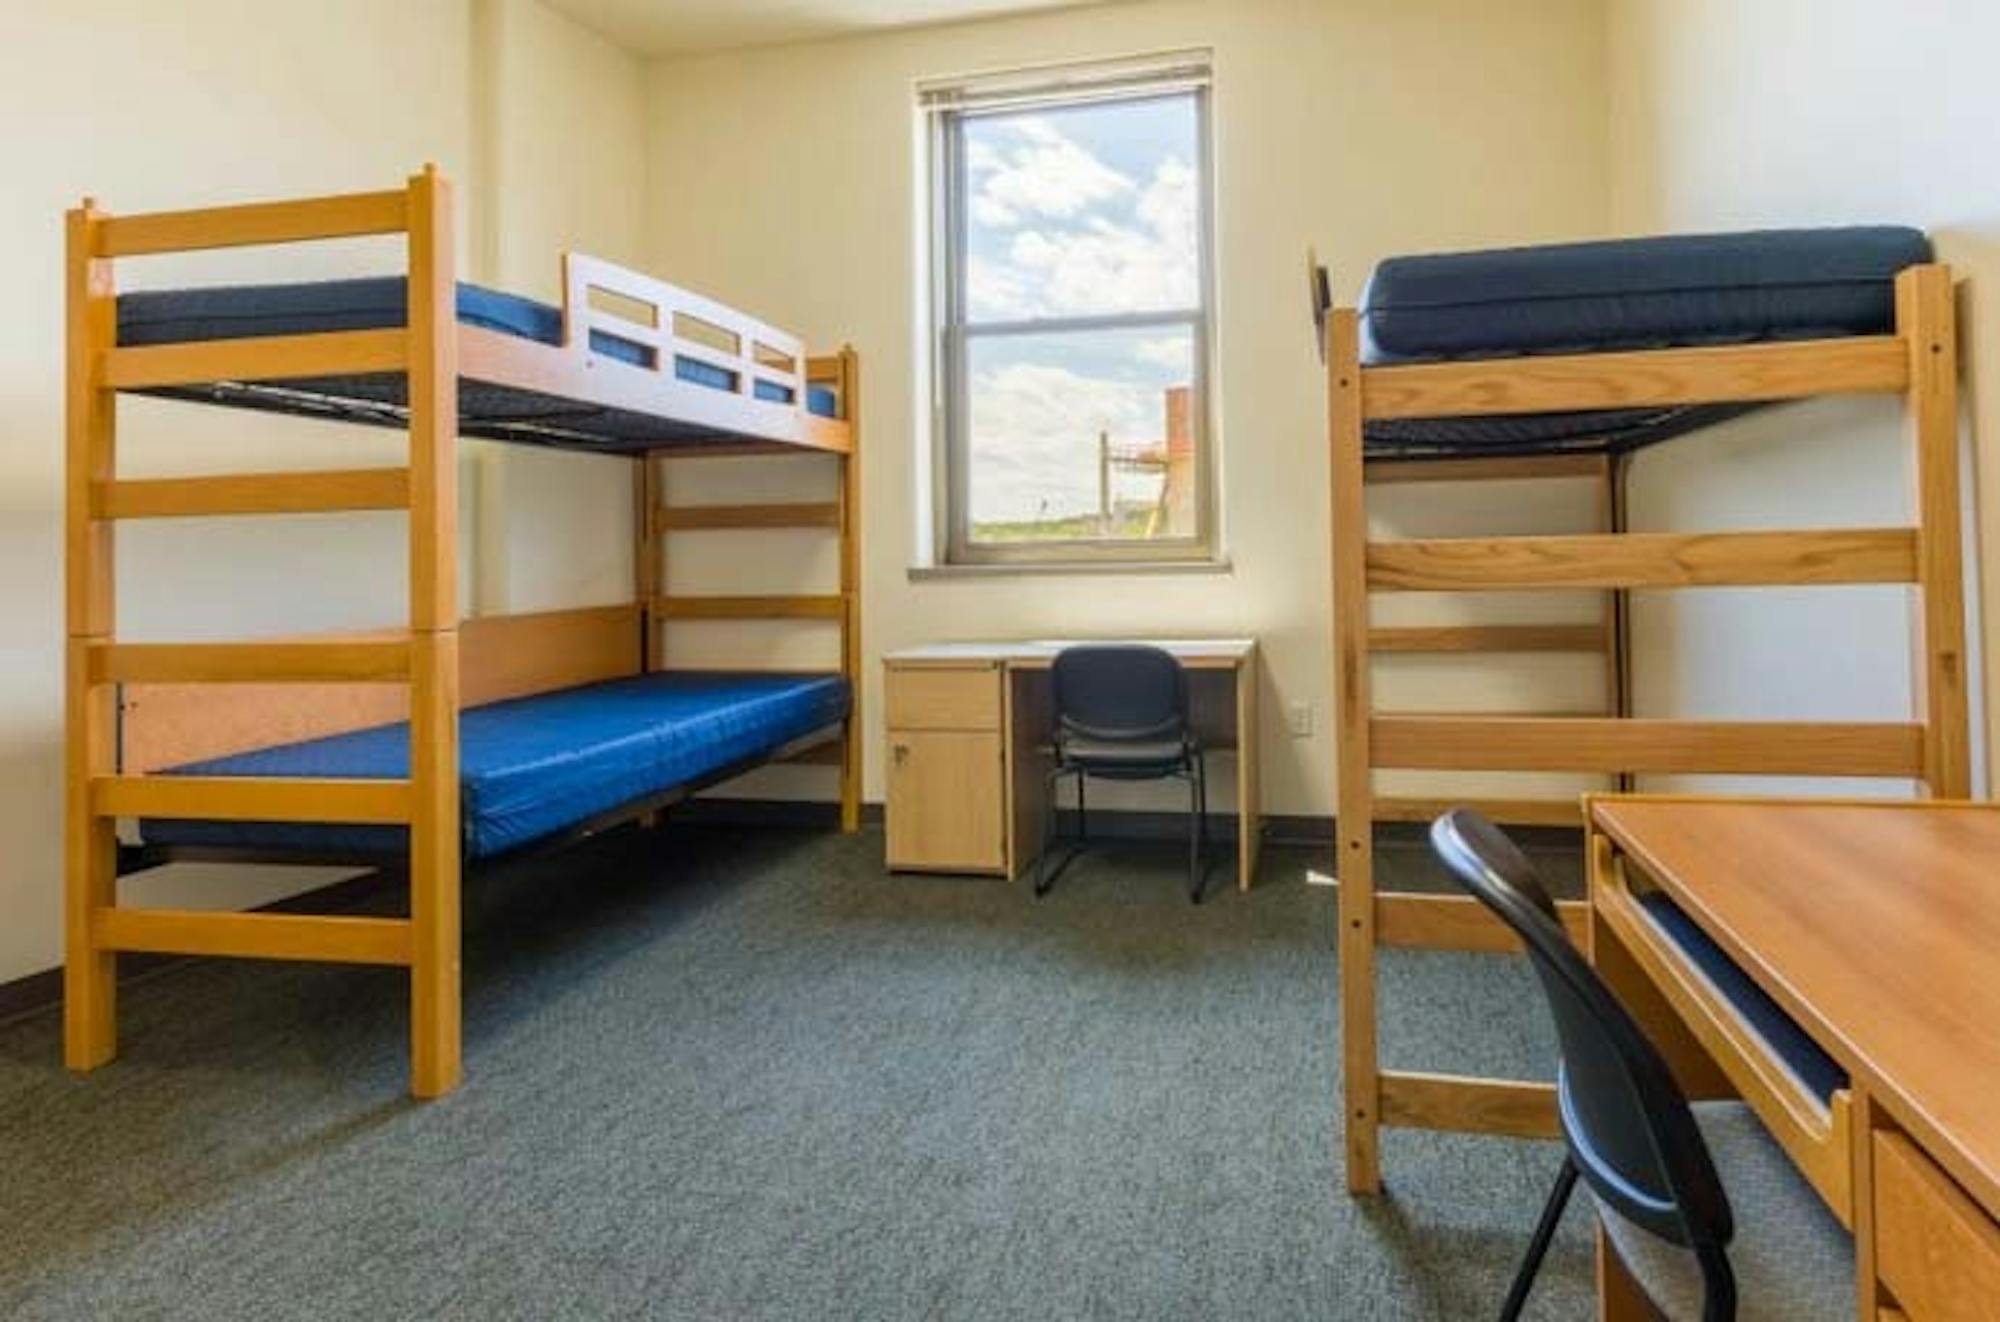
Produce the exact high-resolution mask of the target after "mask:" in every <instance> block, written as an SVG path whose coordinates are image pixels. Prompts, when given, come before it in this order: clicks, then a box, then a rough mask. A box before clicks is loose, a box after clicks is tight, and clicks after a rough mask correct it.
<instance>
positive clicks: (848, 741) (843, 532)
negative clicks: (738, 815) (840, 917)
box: [835, 344, 864, 835]
mask: <svg viewBox="0 0 2000 1322" xmlns="http://www.w3.org/2000/svg"><path fill="white" fill-rule="evenodd" d="M835 389H836V390H837V392H838V398H839V400H840V412H841V416H842V417H844V418H845V419H846V420H847V434H848V449H847V453H846V454H845V455H843V456H841V458H840V459H839V460H838V463H839V464H840V498H839V506H840V513H839V524H838V527H839V536H840V599H841V617H840V670H841V673H842V674H843V675H844V676H846V679H847V692H848V708H847V719H846V721H845V722H843V724H842V727H841V758H840V829H841V831H842V832H843V833H845V834H848V835H852V834H853V833H855V832H856V831H859V830H860V829H861V782H862V770H863V756H864V754H863V747H864V746H863V742H862V740H863V729H864V724H863V721H862V706H861V690H862V678H863V677H862V665H861V527H862V517H861V355H860V354H859V353H858V352H856V351H855V348H854V346H853V345H851V344H849V345H844V346H842V348H841V350H840V355H839V373H838V378H837V381H836V383H835Z"/></svg>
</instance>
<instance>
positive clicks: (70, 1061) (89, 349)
mask: <svg viewBox="0 0 2000 1322" xmlns="http://www.w3.org/2000/svg"><path fill="white" fill-rule="evenodd" d="M104 220H105V216H104V214H103V213H102V212H100V211H98V209H97V205H96V203H95V202H93V201H91V200H90V199H89V198H85V199H84V202H83V205H82V206H81V207H79V208H77V209H76V210H74V211H71V212H70V213H69V215H68V217H67V219H66V226H65V279H64V285H65V305H66V313H65V321H66V325H65V335H64V350H65V375H66V386H65V398H64V411H65V418H64V431H65V448H66V452H67V453H66V458H65V464H64V469H65V479H64V487H65V508H66V515H65V542H66V545H65V569H66V573H65V576H64V577H65V597H66V613H67V615H68V619H69V630H68V632H69V637H68V640H67V644H68V646H67V656H66V660H65V666H64V703H63V745H64V761H65V765H64V775H63V791H64V792H63V818H64V835H65V839H64V849H63V864H64V919H65V924H64V931H65V937H64V951H63V1059H64V1062H65V1063H66V1064H67V1065H68V1066H69V1067H70V1068H71V1069H74V1070H89V1069H95V1068H96V1067H97V1066H99V1065H102V1064H104V1063H105V1062H107V1061H109V1060H110V1059H111V1058H112V1056H113V1055H115V1054H116V1053H117V1049H118V1029H117V992H118V984H117V956H116V955H114V954H113V953H111V952H110V951H108V950H106V949H104V948H103V947H102V946H101V945H100V944H99V942H98V941H97V937H96V912H97V910H99V909H101V908H109V907H112V906H113V905H115V904H116V903H117V902H118V836H117V822H116V820H115V819H114V818H112V817H109V816H104V815H101V814H100V813H98V812H97V810H96V808H95V807H94V805H93V804H92V802H91V778H92V777H94V776H109V775H112V774H114V773H115V772H116V771H117V765H116V763H117V708H116V703H117V689H116V687H115V686H113V685H111V684H106V683H93V682H92V677H91V673H90V651H91V648H92V646H93V645H94V644H97V643H102V642H109V641H110V640H111V637H112V635H113V634H114V632H115V631H116V624H117V615H116V609H115V606H116V599H115V591H116V577H115V574H114V565H113V558H112V551H113V541H112V535H111V534H112V524H111V522H110V521H109V520H106V519H101V518H98V517H96V512H95V509H94V507H93V502H92V494H93V489H94V487H95V485H96V484H97V483H99V482H109V481H111V480H112V479H113V478H114V477H115V476H116V468H117V461H116V432H117V397H116V396H115V395H114V394H113V392H112V391H110V390H108V389H106V388H105V386H104V384H103V381H102V378H101V374H100V369H99V363H100V362H101V355H102V351H104V350H107V349H110V348H111V347H112V345H113V342H114V337H115V335H116V326H117V306H118V305H117V301H116V296H115V293H114V290H113V287H112V273H111V262H110V260H109V259H108V258H105V257H101V256H99V255H98V249H99V243H98V238H99V235H100V233H101V229H102V223H103V221H104Z"/></svg>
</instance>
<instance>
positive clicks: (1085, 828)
mask: <svg viewBox="0 0 2000 1322" xmlns="http://www.w3.org/2000/svg"><path fill="white" fill-rule="evenodd" d="M1084 779H1085V777H1084V774H1083V773H1082V772H1081V771H1079V772H1077V773H1076V843H1077V846H1078V847H1079V848H1081V847H1082V846H1084V845H1087V844H1089V843H1090V813H1089V811H1088V810H1087V809H1086V808H1085V807H1084V805H1083V782H1084Z"/></svg>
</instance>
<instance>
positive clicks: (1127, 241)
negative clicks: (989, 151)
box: [967, 130, 1200, 320]
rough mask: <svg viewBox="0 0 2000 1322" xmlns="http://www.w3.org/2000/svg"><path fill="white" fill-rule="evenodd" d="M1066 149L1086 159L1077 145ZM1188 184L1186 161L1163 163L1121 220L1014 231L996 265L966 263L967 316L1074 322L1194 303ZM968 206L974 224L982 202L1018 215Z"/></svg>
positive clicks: (1100, 217) (1193, 208) (1196, 228)
mask: <svg viewBox="0 0 2000 1322" xmlns="http://www.w3.org/2000/svg"><path fill="white" fill-rule="evenodd" d="M1051 132H1053V130H1051ZM1070 146H1071V148H1072V150H1073V151H1074V152H1076V153H1077V154H1080V155H1082V156H1084V157H1086V158H1087V159H1093V160H1094V158H1089V156H1088V153H1086V152H1083V151H1082V149H1081V148H1078V147H1076V146H1075V144H1073V143H1072V144H1070ZM1122 177H1123V176H1120V178H1122ZM1196 184H1197V179H1196V175H1195V171H1194V169H1193V168H1192V167H1191V166H1190V165H1188V163H1187V162H1185V161H1182V160H1180V159H1179V158H1177V157H1168V158H1167V159H1166V160H1163V161H1161V162H1160V163H1159V165H1158V166H1157V167H1155V169H1154V171H1153V177H1152V179H1151V180H1150V181H1149V182H1148V184H1147V185H1146V187H1145V189H1144V190H1143V191H1141V192H1140V193H1139V194H1138V196H1137V199H1136V203H1135V205H1133V206H1132V207H1131V214H1132V220H1131V222H1129V223H1128V222H1124V221H1121V220H1117V219H1113V218H1112V217H1111V216H1110V215H1108V214H1103V212H1104V211H1107V210H1108V208H1105V209H1100V210H1099V211H1098V212H1093V213H1085V214H1076V215H1074V216H1072V217H1069V218H1068V219H1069V223H1067V224H1047V223H1044V224H1038V225H1035V226H1032V227H1026V228H1020V229H1017V230H1016V231H1015V233H1014V235H1013V238H1012V239H1011V240H1010V241H1009V243H1008V245H1007V248H1006V250H1005V255H1004V259H1003V260H1001V261H997V262H995V261H988V260H983V259H979V258H975V259H974V260H973V261H972V262H971V264H970V267H969V269H968V277H967V278H968V281H969V286H968V293H969V294H970V296H971V305H972V313H973V315H974V317H976V318H979V319H982V320H984V319H995V318H1008V317H1022V316H1030V315H1036V314H1040V315H1053V316H1072V315H1088V314H1093V313H1106V312H1136V311H1144V310H1149V309H1158V308H1176V307H1189V306H1192V305H1193V304H1194V303H1196V302H1197V301H1198V300H1199V296H1200V291H1199V287H1198V283H1197V279H1198V273H1199V260H1198V241H1199V234H1200V217H1199V214H1198V209H1199V191H1198V189H1197V187H1196ZM973 205H974V218H975V220H979V221H980V223H982V224H984V223H986V222H985V220H984V219H983V217H982V216H981V214H980V212H981V207H982V205H984V206H987V207H989V208H990V209H992V210H994V211H999V212H1006V213H1007V214H1008V215H1010V216H1013V215H1016V214H1017V213H1016V212H1015V211H1014V209H1013V208H1012V206H1011V204H1009V203H1005V202H1001V201H988V200H987V194H985V193H982V194H980V195H979V197H978V198H976V199H975V201H974V204H973ZM998 228H1007V226H999V227H998Z"/></svg>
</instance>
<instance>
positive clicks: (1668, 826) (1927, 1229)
mask: <svg viewBox="0 0 2000 1322" xmlns="http://www.w3.org/2000/svg"><path fill="white" fill-rule="evenodd" d="M1586 819H1587V827H1586V829H1587V830H1588V832H1589V838H1588V841H1587V848H1588V859H1589V864H1590V889H1591V927H1590V935H1591V955H1592V960H1593V962H1594V963H1595V964H1596V965H1597V967H1598V969H1599V971H1600V972H1602V973H1603V974H1604V976H1605V977H1606V979H1607V981H1609V982H1610V983H1611V984H1612V985H1613V987H1614V988H1615V989H1616V990H1617V992H1618V994H1619V996H1620V998H1621V999H1622V1000H1624V1001H1625V1002H1626V1004H1627V1005H1628V1007H1630V1008H1631V1009H1632V1010H1633V1011H1634V1013H1635V1015H1637V1017H1638V1018H1639V1019H1640V1021H1641V1022H1642V1023H1644V1024H1645V1026H1646V1028H1647V1030H1648V1032H1649V1034H1650V1035H1651V1036H1653V1038H1654V1040H1655V1041H1656V1042H1657V1043H1658V1044H1659V1045H1660V1046H1661V1048H1662V1049H1663V1050H1664V1051H1665V1052H1666V1053H1667V1055H1668V1058H1669V1060H1670V1061H1671V1062H1672V1063H1673V1065H1674V1067H1675V1072H1676V1074H1677V1075H1678V1076H1679V1077H1680V1078H1681V1080H1682V1083H1683V1086H1684V1087H1686V1088H1687V1090H1688V1092H1689V1093H1690V1095H1691V1096H1696V1097H1703V1096H1716V1095H1728V1094H1729V1093H1730V1092H1732V1091H1733V1092H1735V1093H1737V1094H1740V1095H1741V1096H1742V1098H1743V1100H1744V1101H1746V1102H1747V1103H1749V1104H1750V1105H1751V1106H1752V1107H1753V1108H1755V1109H1756V1111H1757V1113H1758V1115H1759V1116H1760V1117H1761V1118H1762V1119H1763V1120H1764V1122H1765V1124H1766V1126H1767V1127H1768V1128H1769V1129H1770V1130H1771V1132H1772V1134H1773V1136H1774V1137H1776V1138H1777V1139H1778V1140H1779V1142H1780V1143H1781V1144H1782V1145H1783V1146H1784V1148H1785V1150H1786V1151H1787V1153H1789V1154H1790V1155H1791V1156H1792V1157H1793V1159H1794V1160H1795V1161H1796V1162H1797V1163H1798V1164H1799V1166H1800V1168H1801V1170H1802V1171H1803V1172H1804V1173H1805V1174H1806V1175H1807V1177H1808V1178H1809V1179H1810V1181H1811V1182H1812V1184H1813V1185H1814V1187H1815V1188H1817V1189H1818V1190H1819V1191H1820V1193H1821V1195H1822V1197H1824V1198H1826V1200H1827V1202H1828V1205H1829V1206H1830V1207H1832V1209H1833V1211H1834V1212H1835V1214H1836V1215H1837V1216H1839V1217H1840V1219H1841V1220H1842V1221H1843V1222H1845V1223H1847V1224H1848V1225H1850V1226H1851V1227H1852V1228H1853V1230H1854V1233H1855V1247H1856V1259H1857V1266H1858V1270H1859V1284H1860V1286H1861V1289H1860V1291H1859V1295H1860V1300H1861V1308H1860V1313H1859V1316H1861V1317H1862V1318H1865V1319H1876V1318H1883V1317H1897V1316H1905V1317H1908V1318H1912V1319H1926V1318H1949V1319H1959V1318H2000V805H1992V804H1963V803H1956V804H1953V803H1907V802H1901V803H1871V802H1856V801H1851V800H1850V801H1840V802H1829V801H1826V800H1818V801H1799V800H1788V801H1772V800H1761V801H1760V800H1742V799H1722V798H1668V797H1655V796H1616V795H1612V796H1593V797H1592V798H1591V799H1590V800H1589V801H1588V804H1587V813H1586ZM1649 887H1657V888H1658V889H1659V890H1662V891H1664V892H1665V893H1666V894H1667V896H1668V897H1669V898H1670V899H1672V900H1673V901H1674V902H1675V903H1676V904H1678V905H1679V906H1680V907H1681V908H1682V909H1683V910H1684V911H1686V913H1687V914H1688V915H1689V916H1690V917H1692V918H1693V919H1694V921H1695V922H1697V923H1698V924H1699V925H1700V926H1701V928H1702V929H1703V930H1704V931H1705V932H1706V933H1707V934H1708V935H1709V936H1710V937H1712V938H1713V939H1714V940H1715V941H1716V942H1717V943H1718V944H1719V945H1720V946H1721V947H1722V948H1723V949H1724V950H1725V951H1726V952H1727V953H1728V954H1729V955H1730V957H1731V958H1733V959H1734V960H1735V961H1736V962H1737V963H1738V964H1740V965H1741V966H1742V967H1743V969H1744V970H1745V972H1747V973H1748V974H1749V976H1750V977H1751V978H1752V979H1753V980H1754V981H1755V982H1756V983H1757V985H1758V986H1759V987H1761V988H1762V989H1763V990H1764V991H1765V992H1766V993H1767V994H1768V995H1770V996H1771V998H1772V999H1774V1000H1775V1001H1777V1002H1778V1004H1779V1005H1780V1006H1782V1007H1783V1008H1784V1010H1785V1011H1786V1012H1787V1013H1788V1014H1789V1015H1791V1017H1792V1018H1793V1019H1795V1020H1796V1021H1797V1022H1798V1023H1799V1025H1800V1027H1802V1028H1803V1029H1804V1030H1805V1032H1806V1033H1807V1034H1808V1035H1809V1036H1810V1037H1812V1038H1813V1040H1814V1041H1815V1042H1817V1043H1818V1044H1819V1046H1820V1047H1821V1049H1822V1050H1824V1051H1825V1052H1826V1053H1827V1054H1828V1055H1830V1056H1831V1057H1832V1058H1833V1059H1834V1060H1835V1061H1836V1062H1838V1063H1839V1065H1840V1066H1841V1067H1842V1069H1844V1070H1845V1071H1846V1073H1847V1076H1848V1079H1849V1081H1850V1086H1849V1088H1848V1089H1847V1090H1846V1092H1845V1093H1841V1092H1836V1093H1835V1095H1834V1099H1833V1102H1832V1103H1831V1104H1830V1105H1829V1104H1821V1103H1820V1102H1819V1100H1818V1099H1817V1098H1816V1097H1813V1096H1811V1095H1810V1094H1809V1093H1808V1092H1807V1091H1806V1090H1805V1089H1804V1088H1803V1087H1801V1086H1800V1085H1798V1083H1797V1081H1796V1079H1795V1078H1794V1077H1793V1076H1792V1075H1791V1073H1790V1071H1789V1070H1786V1069H1785V1068H1784V1067H1783V1066H1782V1065H1781V1064H1779V1063H1778V1062H1777V1061H1776V1060H1775V1059H1774V1058H1773V1057H1771V1056H1770V1055H1769V1054H1768V1053H1766V1052H1764V1051H1762V1050H1761V1041H1760V1039H1758V1038H1757V1037H1756V1036H1755V1035H1754V1034H1753V1033H1751V1032H1750V1031H1749V1029H1748V1027H1747V1026H1746V1025H1745V1023H1744V1022H1743V1020H1742V1019H1741V1018H1740V1017H1738V1016H1736V1015H1734V1014H1733V1013H1732V1011H1731V1007H1729V1005H1728V1003H1727V1002H1725V1001H1723V1000H1722V999H1721V998H1720V997H1718V996H1717V995H1716V994H1715V992H1714V988H1713V985H1712V984H1710V983H1709V982H1708V981H1707V980H1706V979H1705V978H1703V977H1702V976H1701V975H1700V973H1699V972H1698V971H1696V970H1695V969H1694V966H1693V965H1692V964H1691V963H1690V962H1689V961H1687V960H1686V959H1685V958H1684V957H1682V956H1681V955H1680V953H1679V947H1677V946H1675V945H1673V943H1671V942H1670V941H1667V940H1666V939H1665V938H1664V937H1663V936H1661V935H1660V932H1659V929H1658V928H1657V927H1656V926H1653V925H1652V924H1651V921H1650V919H1648V918H1647V916H1646V915H1645V913H1644V911H1643V910H1642V909H1641V908H1640V907H1639V906H1637V905H1636V904H1635V903H1633V900H1632V896H1633V895H1634V894H1638V893H1644V891H1645V890H1646V889H1647V888H1649ZM1726 1178H1727V1177H1726V1175H1725V1179H1726ZM1752 1233H1754V1230H1753V1231H1752ZM1609 1274H1610V1276H1611V1278H1612V1279H1611V1280H1610V1281H1608V1282H1607V1307H1606V1315H1607V1316H1624V1314H1623V1313H1619V1312H1617V1310H1616V1309H1615V1307H1614V1306H1613V1305H1612V1303H1611V1302H1610V1301H1611V1300H1613V1299H1615V1298H1616V1297H1617V1289H1618V1284H1619V1283H1618V1281H1617V1279H1616V1277H1617V1272H1616V1270H1615V1264H1612V1265H1611V1268H1610V1272H1609Z"/></svg>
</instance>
